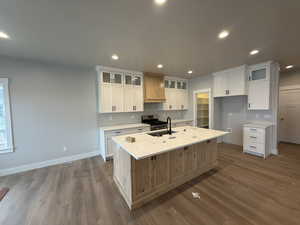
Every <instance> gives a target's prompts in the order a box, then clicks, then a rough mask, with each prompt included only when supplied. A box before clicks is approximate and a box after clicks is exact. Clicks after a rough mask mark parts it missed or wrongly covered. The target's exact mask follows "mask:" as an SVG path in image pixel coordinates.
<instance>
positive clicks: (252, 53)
mask: <svg viewBox="0 0 300 225" xmlns="http://www.w3.org/2000/svg"><path fill="white" fill-rule="evenodd" d="M257 53H259V51H258V50H257V49H254V50H252V51H251V52H250V55H256V54H257Z"/></svg>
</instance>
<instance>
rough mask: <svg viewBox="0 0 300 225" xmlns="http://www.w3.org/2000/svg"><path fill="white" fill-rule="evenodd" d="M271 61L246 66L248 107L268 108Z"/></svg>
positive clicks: (256, 108)
mask: <svg viewBox="0 0 300 225" xmlns="http://www.w3.org/2000/svg"><path fill="white" fill-rule="evenodd" d="M270 76H271V62H267V63H261V64H257V65H253V66H249V68H248V109H249V110H268V109H270V84H271V83H270Z"/></svg>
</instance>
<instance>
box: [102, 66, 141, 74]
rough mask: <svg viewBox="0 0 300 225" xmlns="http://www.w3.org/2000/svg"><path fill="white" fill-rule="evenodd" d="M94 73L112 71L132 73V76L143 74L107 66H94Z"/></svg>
mask: <svg viewBox="0 0 300 225" xmlns="http://www.w3.org/2000/svg"><path fill="white" fill-rule="evenodd" d="M96 71H97V72H98V73H100V72H101V71H112V72H120V73H134V74H139V75H143V72H141V71H135V70H125V69H120V68H114V67H108V66H101V65H98V66H96Z"/></svg>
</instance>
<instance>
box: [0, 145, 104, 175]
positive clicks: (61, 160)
mask: <svg viewBox="0 0 300 225" xmlns="http://www.w3.org/2000/svg"><path fill="white" fill-rule="evenodd" d="M93 156H100V152H99V150H98V151H93V152H87V153H83V154H77V155H72V156H66V157H62V158H58V159H52V160H47V161H43V162H38V163H31V164H27V165H23V166H18V167H13V168H8V169H2V170H0V177H2V176H6V175H10V174H15V173H21V172H25V171H29V170H34V169H39V168H43V167H48V166H53V165H58V164H63V163H67V162H72V161H76V160H80V159H86V158H91V157H93Z"/></svg>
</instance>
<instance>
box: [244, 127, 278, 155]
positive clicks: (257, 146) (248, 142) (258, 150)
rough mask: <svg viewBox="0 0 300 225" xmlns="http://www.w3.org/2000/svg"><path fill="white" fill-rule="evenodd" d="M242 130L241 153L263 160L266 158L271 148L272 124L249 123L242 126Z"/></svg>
mask: <svg viewBox="0 0 300 225" xmlns="http://www.w3.org/2000/svg"><path fill="white" fill-rule="evenodd" d="M243 130H244V132H243V133H244V137H243V139H244V140H243V151H244V152H246V153H249V154H253V155H257V156H262V157H264V158H266V157H268V156H269V155H270V153H271V148H272V146H271V132H272V124H269V123H263V124H261V123H249V124H245V125H244V128H243Z"/></svg>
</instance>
